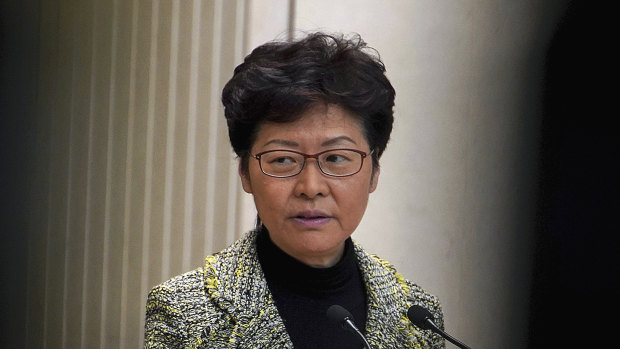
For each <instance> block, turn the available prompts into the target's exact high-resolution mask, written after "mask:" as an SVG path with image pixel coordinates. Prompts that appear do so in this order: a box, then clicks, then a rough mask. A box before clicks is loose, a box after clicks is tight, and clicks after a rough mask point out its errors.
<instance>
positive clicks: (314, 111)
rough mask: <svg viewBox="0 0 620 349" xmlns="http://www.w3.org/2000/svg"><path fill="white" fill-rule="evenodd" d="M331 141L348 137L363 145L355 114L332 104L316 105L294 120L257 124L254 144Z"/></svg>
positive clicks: (359, 126) (302, 143)
mask: <svg viewBox="0 0 620 349" xmlns="http://www.w3.org/2000/svg"><path fill="white" fill-rule="evenodd" d="M343 136H344V137H343ZM334 138H340V139H346V138H349V139H351V140H352V141H353V143H355V144H359V145H361V144H365V143H366V139H365V137H364V135H363V132H362V127H361V124H360V122H359V117H358V116H357V115H355V114H353V113H351V112H349V111H347V110H345V109H343V108H341V107H339V106H337V105H334V104H328V105H316V106H314V107H312V108H310V109H308V110H307V111H305V112H303V113H302V114H301V115H300V116H299V117H298V118H296V119H295V120H294V121H291V122H284V123H277V122H266V123H264V124H262V125H260V126H259V129H258V132H257V134H256V139H255V142H254V145H255V146H259V147H260V146H264V145H266V144H267V143H270V142H273V141H274V140H281V141H285V142H288V143H297V144H298V145H312V144H313V143H318V144H322V143H324V142H328V143H329V140H331V139H334Z"/></svg>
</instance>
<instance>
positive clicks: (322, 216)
mask: <svg viewBox="0 0 620 349" xmlns="http://www.w3.org/2000/svg"><path fill="white" fill-rule="evenodd" d="M291 218H292V219H293V221H295V222H296V223H297V224H299V225H300V226H302V227H305V228H320V227H322V226H324V225H325V224H327V223H328V222H329V221H330V220H331V219H332V216H330V215H329V214H328V213H326V212H324V211H321V210H304V211H300V212H297V213H296V214H294V215H293V216H292V217H291Z"/></svg>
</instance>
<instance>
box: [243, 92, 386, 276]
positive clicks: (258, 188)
mask: <svg viewBox="0 0 620 349" xmlns="http://www.w3.org/2000/svg"><path fill="white" fill-rule="evenodd" d="M338 148H351V149H357V150H361V151H363V152H365V153H369V152H370V149H369V147H368V142H367V141H366V139H365V137H364V135H363V132H362V129H361V127H360V125H359V124H358V123H357V122H356V121H355V119H354V117H353V115H352V114H350V113H349V112H347V111H346V110H344V109H342V108H340V107H339V106H337V105H333V104H329V105H317V106H315V107H313V108H310V109H309V110H308V111H306V112H305V113H303V114H302V115H301V117H300V118H299V119H297V120H296V121H294V122H289V123H265V124H263V125H262V126H260V128H259V130H258V133H257V137H256V141H255V142H254V145H253V146H252V149H251V153H252V154H253V155H254V154H258V153H260V152H264V151H268V150H275V149H280V150H295V151H298V152H302V153H306V154H315V153H318V152H321V151H324V150H329V149H338ZM249 161H250V163H249V166H248V172H247V173H245V174H244V173H242V172H240V175H241V182H242V185H243V189H244V190H245V191H246V192H248V193H251V194H252V195H253V196H254V203H255V204H256V209H257V211H258V215H259V216H260V218H261V220H262V222H263V224H264V225H265V226H266V227H267V229H268V230H269V232H270V237H271V239H272V241H273V242H274V243H275V244H276V245H277V246H278V247H280V248H281V249H282V250H283V251H285V252H286V253H288V254H289V255H291V256H293V257H294V258H296V259H298V260H300V261H301V262H303V263H305V264H307V265H311V266H315V267H327V266H331V265H333V264H335V263H336V262H337V261H338V260H339V258H340V256H341V255H342V252H343V250H344V241H345V240H346V239H347V238H348V237H349V236H350V235H351V234H352V233H353V231H354V230H355V229H356V228H357V226H358V224H359V222H360V220H361V219H362V216H363V215H364V211H365V210H366V204H367V202H368V196H369V194H370V193H372V192H373V191H374V190H375V188H376V186H377V179H378V178H377V177H378V175H379V171H378V169H377V170H375V171H374V174H373V170H372V160H371V158H370V157H367V158H365V159H364V162H363V166H362V169H361V170H360V172H358V173H356V174H354V175H352V176H349V177H340V178H338V177H330V176H327V175H325V174H323V173H322V172H321V171H320V169H319V168H318V165H317V163H316V161H315V160H314V159H307V160H306V166H305V167H304V169H303V171H302V172H301V173H300V174H298V175H297V176H294V177H288V178H274V177H269V176H267V175H265V174H263V173H262V172H261V169H260V166H259V163H258V161H257V160H256V159H255V158H253V157H251V158H250V160H249Z"/></svg>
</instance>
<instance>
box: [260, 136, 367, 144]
mask: <svg viewBox="0 0 620 349" xmlns="http://www.w3.org/2000/svg"><path fill="white" fill-rule="evenodd" d="M342 141H345V142H350V143H353V144H357V143H355V141H354V140H353V139H351V138H350V137H347V136H338V137H334V138H330V139H328V140H326V141H323V143H321V146H322V147H326V146H330V145H334V144H338V143H341V142H342ZM269 144H275V145H283V146H287V147H299V143H297V142H295V141H289V140H285V139H279V138H276V139H272V140H270V141H269V142H267V143H265V144H263V146H267V145H269Z"/></svg>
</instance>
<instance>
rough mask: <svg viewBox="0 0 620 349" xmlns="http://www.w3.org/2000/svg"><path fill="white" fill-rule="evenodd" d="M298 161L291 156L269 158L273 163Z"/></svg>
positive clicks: (283, 163)
mask: <svg viewBox="0 0 620 349" xmlns="http://www.w3.org/2000/svg"><path fill="white" fill-rule="evenodd" d="M295 162H296V161H295V159H293V158H292V157H290V156H278V157H274V158H272V159H269V163H270V164H273V165H289V164H294V163H295Z"/></svg>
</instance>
